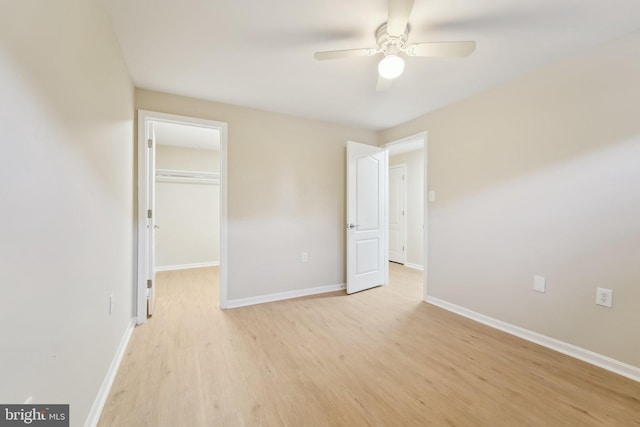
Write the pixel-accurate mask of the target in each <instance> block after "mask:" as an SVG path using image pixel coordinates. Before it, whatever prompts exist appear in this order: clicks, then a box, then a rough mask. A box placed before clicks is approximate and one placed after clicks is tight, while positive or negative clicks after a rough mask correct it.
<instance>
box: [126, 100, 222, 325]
mask: <svg viewBox="0 0 640 427" xmlns="http://www.w3.org/2000/svg"><path fill="white" fill-rule="evenodd" d="M151 122H161V123H174V124H182V125H187V126H199V127H203V128H209V129H216V130H218V131H219V132H220V298H219V301H220V308H226V304H227V287H228V273H227V268H228V267H227V266H228V248H229V245H228V241H227V239H228V219H227V123H225V122H216V121H213V120H207V119H199V118H195V117H188V116H180V115H176V114H167V113H158V112H155V111H147V110H138V140H137V143H138V244H137V248H138V254H137V265H136V268H137V277H138V280H137V283H136V295H137V301H136V319H137V323H138V324H141V323H144V322H145V321H146V320H147V313H146V310H147V308H146V306H147V301H146V299H147V286H146V281H147V277H146V270H145V267H146V262H147V260H146V257H147V248H146V246H145V242H146V232H147V230H146V227H145V224H146V222H147V219H146V216H147V212H146V207H145V203H146V197H147V194H146V192H147V190H146V181H145V180H146V174H145V173H144V169H145V153H146V141H147V131H148V127H149V126H148V124H149V123H151Z"/></svg>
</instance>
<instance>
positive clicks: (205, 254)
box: [136, 110, 227, 324]
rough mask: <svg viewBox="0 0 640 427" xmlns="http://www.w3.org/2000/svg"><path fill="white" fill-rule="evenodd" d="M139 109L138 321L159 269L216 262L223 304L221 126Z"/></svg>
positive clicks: (148, 307)
mask: <svg viewBox="0 0 640 427" xmlns="http://www.w3.org/2000/svg"><path fill="white" fill-rule="evenodd" d="M138 114H139V117H138V141H139V144H138V147H139V149H138V219H139V221H138V224H139V226H138V263H137V267H138V280H137V298H138V301H137V305H136V307H137V323H138V324H140V323H144V321H146V319H147V317H148V316H150V315H152V314H153V308H154V297H155V275H156V272H159V271H168V270H184V269H190V268H199V267H212V266H219V276H220V277H219V282H220V292H219V294H220V299H219V301H220V302H219V304H220V307H221V308H225V307H226V295H227V280H226V277H227V274H226V271H227V270H226V259H227V219H226V200H227V198H226V156H227V154H226V153H227V140H226V138H227V125H226V123H220V122H214V121H210V120H203V119H197V118H191V117H184V116H177V115H172V114H164V113H155V112H150V111H142V110H141V111H139V113H138ZM212 303H213V302H212Z"/></svg>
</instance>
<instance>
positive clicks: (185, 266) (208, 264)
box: [153, 261, 220, 271]
mask: <svg viewBox="0 0 640 427" xmlns="http://www.w3.org/2000/svg"><path fill="white" fill-rule="evenodd" d="M219 265H220V261H212V262H196V263H194V264H179V265H164V266H159V267H155V268H154V269H153V271H172V270H186V269H188V268H202V267H217V266H219Z"/></svg>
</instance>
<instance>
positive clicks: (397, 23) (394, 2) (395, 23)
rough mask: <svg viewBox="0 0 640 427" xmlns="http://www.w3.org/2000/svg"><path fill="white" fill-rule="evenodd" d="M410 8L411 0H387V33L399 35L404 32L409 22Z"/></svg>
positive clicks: (411, 5)
mask: <svg viewBox="0 0 640 427" xmlns="http://www.w3.org/2000/svg"><path fill="white" fill-rule="evenodd" d="M411 9H413V0H389V17H388V18H387V33H388V34H389V35H390V36H396V37H400V36H402V34H404V30H405V28H407V24H408V23H409V15H411Z"/></svg>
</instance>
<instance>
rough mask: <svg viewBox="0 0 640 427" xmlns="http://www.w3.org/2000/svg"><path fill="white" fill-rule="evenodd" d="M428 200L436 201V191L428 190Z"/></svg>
mask: <svg viewBox="0 0 640 427" xmlns="http://www.w3.org/2000/svg"><path fill="white" fill-rule="evenodd" d="M429 201H430V202H435V201H436V192H435V191H433V190H430V191H429Z"/></svg>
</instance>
